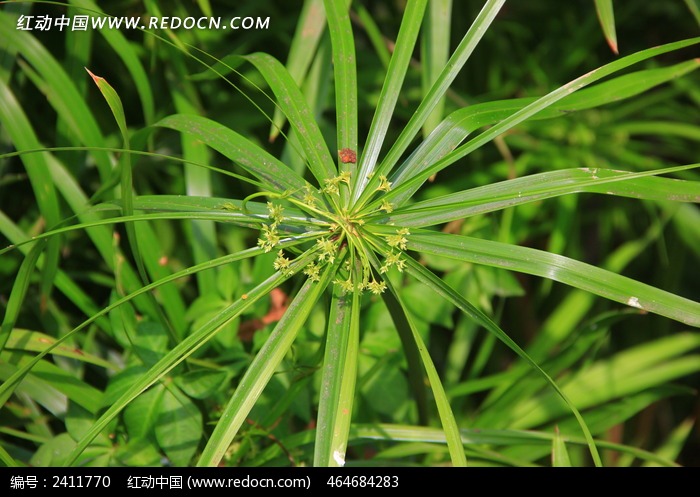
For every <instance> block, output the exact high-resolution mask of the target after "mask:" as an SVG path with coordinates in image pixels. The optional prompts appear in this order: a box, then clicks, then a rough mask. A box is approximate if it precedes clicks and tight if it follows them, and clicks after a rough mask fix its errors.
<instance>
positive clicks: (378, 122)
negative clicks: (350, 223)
mask: <svg viewBox="0 0 700 497" xmlns="http://www.w3.org/2000/svg"><path fill="white" fill-rule="evenodd" d="M426 3H427V2H426V0H409V2H408V4H407V5H406V10H405V12H404V15H403V19H402V20H401V28H400V29H399V35H398V37H397V39H396V50H395V51H394V54H393V55H392V57H391V62H390V63H389V69H387V77H386V79H385V80H384V86H383V87H382V91H381V93H380V95H379V106H378V107H377V110H376V111H375V113H374V118H373V119H372V124H371V126H370V129H369V134H368V139H367V143H366V144H365V149H364V150H363V152H362V156H361V158H360V162H359V165H358V171H357V175H356V176H355V177H354V178H353V182H352V185H353V188H352V191H353V196H352V198H351V199H350V200H351V202H355V201H357V199H358V198H359V196H360V194H361V193H362V191H363V189H364V186H365V185H366V184H367V181H368V178H367V177H368V175H369V174H370V173H372V172H373V171H374V168H375V167H376V164H377V159H378V158H379V153H380V152H381V149H382V144H383V143H384V138H385V137H386V133H387V130H388V128H389V122H390V121H391V117H392V115H393V114H394V107H395V106H396V101H397V100H398V98H399V92H400V89H401V85H402V84H403V80H404V78H405V76H406V70H407V69H408V63H409V61H410V59H411V55H412V53H413V47H414V46H415V44H416V39H417V38H418V31H419V30H420V26H421V23H422V19H423V14H424V12H425V6H426ZM418 128H420V126H418Z"/></svg>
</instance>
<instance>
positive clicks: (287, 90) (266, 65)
mask: <svg viewBox="0 0 700 497" xmlns="http://www.w3.org/2000/svg"><path fill="white" fill-rule="evenodd" d="M242 59H244V60H247V61H248V62H250V63H251V64H253V65H254V66H255V68H256V69H257V70H258V71H260V74H262V75H263V77H264V78H265V81H267V83H268V84H269V85H270V88H271V89H272V91H273V93H274V94H275V96H276V97H277V102H278V105H279V106H280V108H281V109H282V112H284V113H285V114H286V115H287V119H289V122H290V124H291V125H292V126H293V127H294V129H295V131H296V132H297V135H296V136H297V138H298V139H299V142H300V143H301V145H302V147H303V149H304V152H305V153H306V160H307V161H308V163H309V170H310V171H311V173H312V174H313V175H314V177H315V178H316V179H317V180H318V182H319V184H320V185H323V184H324V182H323V180H324V179H328V178H332V177H333V176H335V174H336V168H335V167H334V166H333V164H334V162H333V158H332V157H331V154H330V152H329V151H328V147H327V146H326V142H325V140H324V138H323V135H322V134H321V130H320V129H319V127H318V123H317V122H316V121H315V120H314V119H313V113H312V112H311V109H309V105H308V104H307V103H306V99H305V98H304V96H303V95H302V94H301V90H299V87H298V86H297V85H296V83H295V82H294V80H293V79H292V77H291V76H290V75H289V73H288V72H287V69H285V67H284V66H283V65H282V64H281V63H280V62H279V61H278V60H277V59H275V58H274V57H272V56H270V55H268V54H265V53H255V54H251V55H246V56H243V57H242Z"/></svg>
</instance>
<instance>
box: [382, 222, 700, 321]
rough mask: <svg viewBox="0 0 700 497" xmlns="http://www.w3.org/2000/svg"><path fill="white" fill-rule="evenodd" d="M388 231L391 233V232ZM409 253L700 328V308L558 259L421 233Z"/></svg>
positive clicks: (511, 247)
mask: <svg viewBox="0 0 700 497" xmlns="http://www.w3.org/2000/svg"><path fill="white" fill-rule="evenodd" d="M385 232H386V233H390V232H391V230H385ZM408 248H409V249H411V250H417V251H421V252H428V253H431V254H435V255H442V256H444V257H450V258H453V259H458V260H461V261H465V262H473V263H476V264H486V265H488V266H496V267H501V268H504V269H510V270H512V271H518V272H523V273H528V274H533V275H536V276H541V277H543V278H549V279H551V280H554V281H559V282H561V283H565V284H567V285H570V286H573V287H576V288H580V289H582V290H586V291H588V292H591V293H594V294H596V295H600V296H601V297H605V298H607V299H610V300H614V301H616V302H620V303H622V304H625V305H628V306H630V307H633V308H636V309H640V311H641V312H653V313H655V314H660V315H662V316H666V317H669V318H671V319H675V320H677V321H681V322H683V323H685V324H687V325H690V326H700V304H699V303H697V302H693V301H692V300H688V299H686V298H683V297H680V296H678V295H674V294H672V293H670V292H666V291H664V290H661V289H659V288H655V287H652V286H649V285H646V284H644V283H640V282H638V281H635V280H632V279H630V278H627V277H625V276H621V275H619V274H615V273H612V272H610V271H606V270H604V269H600V268H597V267H595V266H591V265H590V264H585V263H583V262H579V261H575V260H573V259H570V258H568V257H563V256H560V255H557V254H550V253H549V252H544V251H541V250H536V249H531V248H528V247H518V246H515V245H509V244H504V243H500V242H494V241H490V240H481V239H478V238H473V237H466V236H459V235H452V234H445V233H438V232H430V231H419V230H416V231H415V232H413V231H412V232H411V236H410V237H409V239H408Z"/></svg>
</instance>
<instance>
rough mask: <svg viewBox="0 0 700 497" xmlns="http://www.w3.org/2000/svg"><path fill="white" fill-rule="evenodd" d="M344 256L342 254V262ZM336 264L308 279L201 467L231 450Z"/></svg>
mask: <svg viewBox="0 0 700 497" xmlns="http://www.w3.org/2000/svg"><path fill="white" fill-rule="evenodd" d="M341 259H342V257H340V256H339V257H338V262H337V263H336V264H338V263H339V261H340V260H341ZM334 273H335V267H329V268H327V269H326V270H325V271H324V273H323V275H322V276H321V279H320V281H318V282H316V283H314V282H312V281H311V280H308V279H307V281H306V283H305V284H304V286H303V287H302V288H301V289H300V290H299V293H297V295H296V296H295V297H294V300H293V301H292V302H291V303H290V304H289V307H288V308H287V310H286V312H285V313H284V316H283V317H282V319H280V321H279V322H278V323H277V325H276V326H275V328H274V330H273V331H272V334H271V335H270V337H269V338H268V340H267V341H266V342H265V345H264V346H263V347H262V349H260V352H258V354H257V355H256V356H255V359H254V360H253V362H252V363H251V365H250V366H249V367H248V370H247V371H246V372H245V374H244V375H243V378H242V379H241V381H240V383H239V384H238V387H237V388H236V390H235V392H234V393H233V396H232V397H231V399H230V400H229V403H228V405H227V406H226V408H225V409H224V412H223V413H222V414H221V418H220V419H219V421H218V422H217V424H216V428H214V432H213V433H212V436H211V437H210V438H209V441H208V442H207V445H206V446H205V447H204V450H203V451H202V455H201V456H200V458H199V460H198V461H197V466H216V465H217V464H219V462H220V461H221V459H222V458H223V457H224V454H225V453H226V451H227V450H228V447H229V445H230V444H231V442H232V441H233V438H234V437H235V436H236V433H238V430H239V428H240V427H241V425H242V424H243V422H244V421H245V419H246V417H247V415H248V413H249V412H250V410H251V409H252V408H253V405H254V404H255V402H256V400H257V399H258V397H259V396H260V394H261V393H262V391H263V389H264V388H265V385H267V383H268V382H269V381H270V378H271V377H272V375H273V373H274V372H275V370H276V369H277V366H279V364H280V362H282V359H284V356H285V355H286V354H287V352H288V351H289V349H290V347H291V346H292V343H293V342H294V339H295V338H296V335H297V332H298V331H299V328H300V327H301V326H302V325H303V324H304V321H306V319H307V317H308V316H309V313H310V312H311V309H312V308H313V306H314V304H315V303H316V300H317V299H318V298H319V296H320V294H321V293H322V291H323V290H324V289H325V288H326V286H327V285H328V284H329V283H330V280H331V278H332V277H333V276H334Z"/></svg>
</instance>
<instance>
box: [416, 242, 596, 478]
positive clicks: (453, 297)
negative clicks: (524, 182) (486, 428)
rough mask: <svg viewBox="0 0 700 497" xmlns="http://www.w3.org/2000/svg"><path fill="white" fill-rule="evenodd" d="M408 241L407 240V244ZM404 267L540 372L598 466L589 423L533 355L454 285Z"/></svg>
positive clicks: (419, 267)
mask: <svg viewBox="0 0 700 497" xmlns="http://www.w3.org/2000/svg"><path fill="white" fill-rule="evenodd" d="M414 236H415V235H414V234H413V233H411V236H410V238H414ZM410 245H411V244H410V243H409V246H410ZM406 263H407V270H408V272H409V274H411V275H413V276H414V277H416V278H417V279H418V280H419V281H421V282H423V283H424V284H425V285H427V286H428V287H429V288H431V289H432V290H433V292H435V293H437V294H438V295H440V296H442V297H443V298H445V299H447V300H448V301H450V302H452V303H453V304H454V305H455V306H456V307H457V308H458V309H460V310H461V311H462V312H464V313H465V314H466V315H468V316H470V317H472V318H473V319H474V320H475V321H477V322H478V323H480V324H481V325H482V326H484V327H485V328H486V329H487V330H488V331H489V332H490V333H492V334H494V335H495V336H496V337H497V338H498V339H499V340H501V341H502V342H503V343H504V344H506V345H507V346H508V347H509V348H510V349H511V350H512V351H513V352H515V353H516V354H518V356H520V357H521V358H522V359H524V360H525V361H526V362H527V363H528V364H530V366H532V368H533V369H534V370H535V371H537V373H538V374H540V375H541V376H542V377H543V378H544V379H545V380H546V381H547V383H548V384H549V385H550V386H551V387H552V388H553V389H554V390H555V392H556V394H557V395H558V396H559V397H560V398H561V399H562V400H563V401H564V403H565V404H566V405H567V407H568V408H569V410H570V411H571V412H572V413H573V414H574V416H575V417H576V420H577V421H578V424H579V426H580V428H581V431H582V432H583V435H584V437H585V439H586V442H587V444H588V448H589V450H590V453H591V456H592V458H593V462H594V463H595V465H596V466H601V465H602V463H601V460H600V455H599V454H598V449H597V448H596V446H595V443H594V441H593V436H592V435H591V432H590V429H589V428H588V425H587V424H586V422H585V421H584V419H583V417H582V416H581V413H580V412H579V411H578V409H577V408H576V406H575V405H574V404H573V403H572V402H571V400H569V398H568V397H567V396H566V394H565V393H564V392H563V391H562V389H561V388H560V387H559V386H558V385H557V383H556V382H555V381H554V380H553V379H552V378H551V377H550V376H549V375H548V374H547V373H546V372H545V371H544V370H543V369H542V368H541V367H540V366H539V365H538V364H537V363H536V362H535V361H533V360H532V358H531V357H530V356H529V355H528V354H527V352H525V351H524V350H523V349H522V348H520V346H519V345H518V344H517V343H515V341H513V339H511V338H510V337H509V336H508V335H507V334H506V333H505V332H504V331H503V330H501V328H499V327H498V325H497V324H496V323H494V322H493V321H492V320H491V319H489V317H488V316H486V315H485V314H484V313H483V312H481V311H480V310H479V309H477V308H476V307H474V306H473V305H472V304H470V303H469V302H468V301H467V300H465V299H464V298H463V297H462V296H461V295H460V294H459V293H457V292H456V291H455V290H454V289H453V288H451V287H450V286H449V285H447V284H446V283H445V282H443V281H442V280H441V279H440V278H438V277H437V276H435V275H434V274H433V273H431V272H430V271H429V270H428V269H426V268H425V267H424V266H422V265H421V264H419V263H418V262H416V261H414V260H413V259H412V258H407V259H406Z"/></svg>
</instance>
